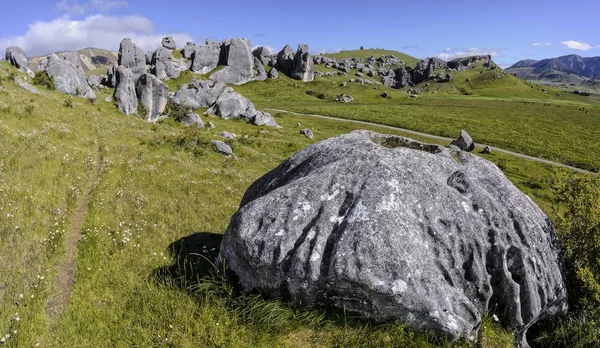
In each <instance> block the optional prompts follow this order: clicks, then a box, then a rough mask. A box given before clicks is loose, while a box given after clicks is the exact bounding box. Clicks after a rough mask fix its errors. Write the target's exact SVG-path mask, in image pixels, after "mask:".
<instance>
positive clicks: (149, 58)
mask: <svg viewBox="0 0 600 348" xmlns="http://www.w3.org/2000/svg"><path fill="white" fill-rule="evenodd" d="M153 58H154V52H152V51H146V65H148V66H151V65H152V60H153Z"/></svg>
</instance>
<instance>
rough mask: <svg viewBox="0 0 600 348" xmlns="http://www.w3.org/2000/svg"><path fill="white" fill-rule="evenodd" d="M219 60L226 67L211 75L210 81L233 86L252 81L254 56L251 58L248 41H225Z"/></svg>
mask: <svg viewBox="0 0 600 348" xmlns="http://www.w3.org/2000/svg"><path fill="white" fill-rule="evenodd" d="M221 58H222V60H223V61H224V62H225V63H226V66H225V67H224V68H223V69H221V70H219V71H217V72H215V73H213V74H211V75H210V79H211V80H215V81H220V82H223V83H229V84H234V85H241V84H244V83H246V82H249V81H252V78H253V68H254V56H252V51H251V50H250V42H248V40H246V39H239V38H234V39H231V41H226V42H225V43H223V45H222V46H221Z"/></svg>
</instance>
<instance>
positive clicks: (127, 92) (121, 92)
mask: <svg viewBox="0 0 600 348" xmlns="http://www.w3.org/2000/svg"><path fill="white" fill-rule="evenodd" d="M144 75H145V74H144ZM116 80H117V83H116V85H115V93H114V94H113V100H114V101H116V102H117V107H118V108H119V110H120V111H121V112H122V113H124V114H125V115H131V114H135V113H137V107H138V99H137V95H136V92H135V84H136V79H135V75H134V74H133V72H132V71H131V69H129V68H127V67H125V66H123V65H119V67H118V68H117V73H116Z"/></svg>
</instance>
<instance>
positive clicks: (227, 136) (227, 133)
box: [221, 131, 235, 139]
mask: <svg viewBox="0 0 600 348" xmlns="http://www.w3.org/2000/svg"><path fill="white" fill-rule="evenodd" d="M221 136H222V137H223V138H225V139H235V134H232V133H229V132H227V131H222V132H221Z"/></svg>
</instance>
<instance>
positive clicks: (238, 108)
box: [206, 87, 257, 121]
mask: <svg viewBox="0 0 600 348" xmlns="http://www.w3.org/2000/svg"><path fill="white" fill-rule="evenodd" d="M206 113H207V114H213V115H217V116H219V117H221V118H224V119H226V120H234V119H243V120H245V121H251V120H252V118H253V117H254V116H255V115H256V113H257V111H256V108H255V107H254V104H252V102H251V101H250V100H248V99H247V98H244V97H243V96H242V95H240V94H239V93H237V92H234V91H233V89H232V88H231V87H227V88H226V89H225V90H224V91H223V93H221V95H220V96H219V98H217V100H216V101H215V103H214V104H213V105H212V106H211V107H210V109H208V110H207V111H206Z"/></svg>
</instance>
